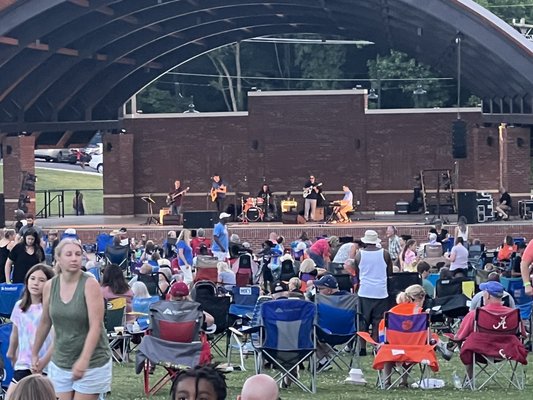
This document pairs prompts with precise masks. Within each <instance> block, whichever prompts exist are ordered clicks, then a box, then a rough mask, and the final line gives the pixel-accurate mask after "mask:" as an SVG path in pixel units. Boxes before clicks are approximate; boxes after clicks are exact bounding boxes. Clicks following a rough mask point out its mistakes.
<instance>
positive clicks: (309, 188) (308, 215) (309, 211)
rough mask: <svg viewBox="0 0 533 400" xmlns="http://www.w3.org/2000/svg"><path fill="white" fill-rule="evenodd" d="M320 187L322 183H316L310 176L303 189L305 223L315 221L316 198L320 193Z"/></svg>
mask: <svg viewBox="0 0 533 400" xmlns="http://www.w3.org/2000/svg"><path fill="white" fill-rule="evenodd" d="M321 186H322V183H316V179H315V177H314V176H313V175H311V176H310V177H309V180H308V181H307V182H306V184H305V186H304V188H303V196H304V199H305V207H304V218H305V220H306V221H309V220H311V221H314V220H315V211H316V203H317V200H318V196H320V193H321V192H322V189H321Z"/></svg>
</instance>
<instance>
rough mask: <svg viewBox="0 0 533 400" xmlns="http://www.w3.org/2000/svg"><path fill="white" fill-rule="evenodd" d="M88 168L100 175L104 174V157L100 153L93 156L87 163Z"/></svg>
mask: <svg viewBox="0 0 533 400" xmlns="http://www.w3.org/2000/svg"><path fill="white" fill-rule="evenodd" d="M89 167H91V168H94V169H95V170H97V171H98V172H100V173H101V174H102V173H104V156H103V154H102V153H100V154H93V155H92V158H91V161H89Z"/></svg>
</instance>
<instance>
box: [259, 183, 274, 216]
mask: <svg viewBox="0 0 533 400" xmlns="http://www.w3.org/2000/svg"><path fill="white" fill-rule="evenodd" d="M271 201H272V192H271V191H270V186H268V185H267V184H266V183H263V186H261V190H260V191H259V193H257V206H258V207H261V208H262V209H263V211H264V212H265V216H268V213H269V211H270V210H269V207H268V206H270V204H271Z"/></svg>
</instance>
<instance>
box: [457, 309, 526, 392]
mask: <svg viewBox="0 0 533 400" xmlns="http://www.w3.org/2000/svg"><path fill="white" fill-rule="evenodd" d="M522 332H523V326H522V322H521V319H520V311H519V310H517V309H509V311H506V312H500V313H497V312H493V311H489V310H487V309H486V308H485V307H481V308H478V309H476V314H475V320H474V332H473V333H472V334H470V335H469V336H468V337H467V338H466V340H465V341H464V342H463V343H462V346H461V355H460V357H461V361H462V362H463V364H465V365H467V366H468V365H469V364H470V365H472V375H471V376H468V375H467V377H465V381H464V386H465V387H469V388H470V389H472V390H478V389H482V388H483V387H485V386H487V385H488V384H489V383H490V382H494V383H496V384H498V386H500V387H501V388H515V389H518V390H523V389H524V384H525V371H524V368H523V366H524V365H526V364H527V349H526V348H525V346H524V344H523V343H522V340H521V338H522V337H521V334H522Z"/></svg>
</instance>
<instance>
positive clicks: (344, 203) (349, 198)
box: [333, 185, 353, 223]
mask: <svg viewBox="0 0 533 400" xmlns="http://www.w3.org/2000/svg"><path fill="white" fill-rule="evenodd" d="M342 191H343V192H344V197H343V198H342V200H340V201H336V202H335V203H336V204H338V205H336V206H335V207H334V208H333V212H334V213H335V214H336V215H337V218H338V220H339V222H341V223H342V222H343V223H348V222H350V218H348V215H347V213H348V212H349V211H352V210H353V193H352V191H351V190H350V188H349V187H348V186H346V185H344V186H343V187H342Z"/></svg>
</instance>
